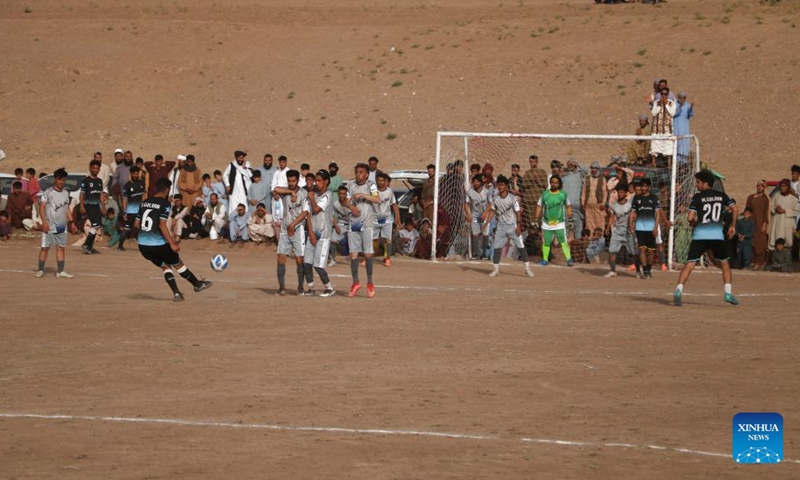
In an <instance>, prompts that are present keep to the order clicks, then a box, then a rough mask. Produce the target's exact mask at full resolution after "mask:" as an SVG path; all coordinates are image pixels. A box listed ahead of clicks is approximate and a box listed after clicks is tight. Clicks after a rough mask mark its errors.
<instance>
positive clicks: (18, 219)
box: [6, 169, 33, 229]
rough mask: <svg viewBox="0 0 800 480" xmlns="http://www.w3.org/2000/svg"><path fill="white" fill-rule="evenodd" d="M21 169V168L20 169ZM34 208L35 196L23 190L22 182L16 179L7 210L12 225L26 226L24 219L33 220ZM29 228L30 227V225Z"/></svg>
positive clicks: (12, 186) (17, 226)
mask: <svg viewBox="0 0 800 480" xmlns="http://www.w3.org/2000/svg"><path fill="white" fill-rule="evenodd" d="M20 170H21V169H20ZM32 208H33V198H31V194H30V193H28V192H25V191H23V190H22V182H19V181H15V182H14V183H13V184H12V185H11V195H9V196H8V201H7V202H6V210H7V211H8V215H9V217H11V225H12V226H13V227H14V228H26V227H25V225H24V224H23V220H28V221H29V222H31V224H32V223H33V222H32V221H31V211H32ZM28 229H30V228H29V227H28Z"/></svg>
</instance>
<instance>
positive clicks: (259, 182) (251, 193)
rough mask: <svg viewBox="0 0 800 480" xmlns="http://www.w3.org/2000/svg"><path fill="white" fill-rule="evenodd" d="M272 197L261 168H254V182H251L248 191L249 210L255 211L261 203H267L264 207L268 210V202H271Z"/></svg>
mask: <svg viewBox="0 0 800 480" xmlns="http://www.w3.org/2000/svg"><path fill="white" fill-rule="evenodd" d="M271 197H272V194H271V193H270V188H269V185H267V184H266V182H264V177H263V175H262V174H261V170H260V169H256V170H253V183H251V184H250V190H248V191H247V204H248V205H247V211H248V212H251V213H252V212H255V211H256V207H257V206H258V205H259V204H261V203H263V204H264V205H265V207H264V209H265V210H266V204H267V203H270V198H271Z"/></svg>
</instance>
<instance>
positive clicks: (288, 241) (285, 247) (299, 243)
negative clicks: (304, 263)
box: [278, 225, 306, 258]
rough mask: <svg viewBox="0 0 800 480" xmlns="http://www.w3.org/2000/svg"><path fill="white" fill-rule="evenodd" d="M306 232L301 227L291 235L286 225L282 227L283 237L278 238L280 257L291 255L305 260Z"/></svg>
mask: <svg viewBox="0 0 800 480" xmlns="http://www.w3.org/2000/svg"><path fill="white" fill-rule="evenodd" d="M305 240H306V230H305V228H303V227H302V225H301V226H298V227H297V228H295V229H294V235H291V236H290V235H289V232H287V231H286V225H281V236H280V238H278V255H291V254H292V253H294V256H295V257H298V258H303V253H304V252H305V248H304V246H305Z"/></svg>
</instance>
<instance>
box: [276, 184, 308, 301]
mask: <svg viewBox="0 0 800 480" xmlns="http://www.w3.org/2000/svg"><path fill="white" fill-rule="evenodd" d="M299 179H300V172H298V171H297V170H289V171H288V172H286V181H287V183H288V187H274V188H273V189H272V191H273V192H275V193H277V194H278V195H280V197H281V204H282V206H283V223H282V224H281V235H280V238H279V239H278V295H286V283H285V279H286V259H287V258H288V256H289V255H290V254H292V253H294V258H295V261H296V263H297V294H298V295H303V294H304V293H305V292H304V291H303V278H304V276H305V275H304V274H305V268H304V267H303V254H304V251H303V250H304V245H305V240H306V238H305V236H306V235H305V228H304V225H305V224H306V216H307V215H308V211H307V208H306V190H305V189H303V188H300V187H298V180H299Z"/></svg>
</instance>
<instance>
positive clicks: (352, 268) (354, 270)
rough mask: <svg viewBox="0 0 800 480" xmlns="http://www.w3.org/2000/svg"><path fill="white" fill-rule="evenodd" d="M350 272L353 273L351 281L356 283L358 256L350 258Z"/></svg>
mask: <svg viewBox="0 0 800 480" xmlns="http://www.w3.org/2000/svg"><path fill="white" fill-rule="evenodd" d="M350 273H351V274H353V283H358V257H356V258H351V259H350Z"/></svg>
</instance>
